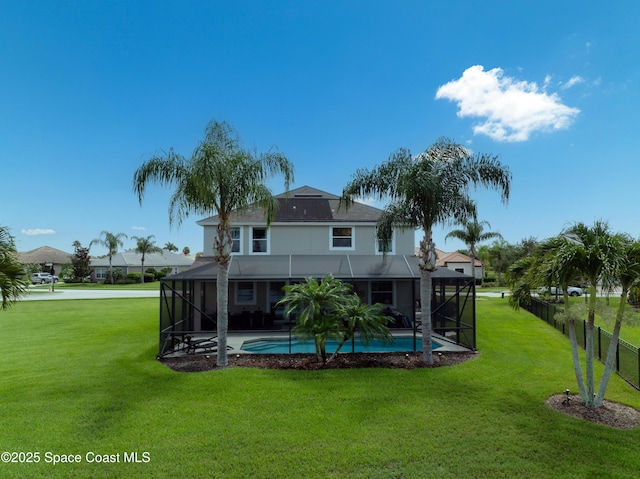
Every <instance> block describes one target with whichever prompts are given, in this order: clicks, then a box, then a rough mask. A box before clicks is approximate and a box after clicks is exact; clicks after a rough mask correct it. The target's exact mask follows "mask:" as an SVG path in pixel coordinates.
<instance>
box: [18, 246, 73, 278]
mask: <svg viewBox="0 0 640 479" xmlns="http://www.w3.org/2000/svg"><path fill="white" fill-rule="evenodd" d="M72 257H73V255H72V254H70V253H65V252H64V251H61V250H59V249H55V248H52V247H51V246H41V247H40V248H36V249H33V250H31V251H26V252H24V253H18V261H20V263H22V264H24V265H27V264H38V265H40V268H41V270H42V271H44V272H46V273H51V274H53V275H56V276H59V275H60V272H61V271H62V268H63V267H64V266H65V265H67V264H71V258H72Z"/></svg>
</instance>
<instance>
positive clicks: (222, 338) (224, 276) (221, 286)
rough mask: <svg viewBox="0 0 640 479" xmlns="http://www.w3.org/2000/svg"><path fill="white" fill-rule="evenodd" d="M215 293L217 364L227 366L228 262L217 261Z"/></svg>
mask: <svg viewBox="0 0 640 479" xmlns="http://www.w3.org/2000/svg"><path fill="white" fill-rule="evenodd" d="M216 293H217V298H216V301H217V304H218V318H217V333H218V356H217V360H216V365H217V366H227V365H228V364H229V360H228V358H227V331H228V329H229V264H228V263H227V264H223V263H220V262H219V263H218V271H217V277H216Z"/></svg>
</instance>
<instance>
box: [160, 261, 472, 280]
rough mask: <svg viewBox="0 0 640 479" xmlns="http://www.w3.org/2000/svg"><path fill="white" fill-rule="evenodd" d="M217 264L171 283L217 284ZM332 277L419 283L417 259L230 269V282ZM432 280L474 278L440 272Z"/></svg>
mask: <svg viewBox="0 0 640 479" xmlns="http://www.w3.org/2000/svg"><path fill="white" fill-rule="evenodd" d="M217 266H218V265H217V263H216V262H215V260H214V259H213V258H212V257H200V258H199V259H198V260H197V261H196V263H194V265H193V267H192V268H190V269H189V270H187V271H183V272H182V273H178V274H175V275H171V276H168V277H167V278H166V280H167V281H171V280H200V281H215V280H216V278H217ZM328 273H331V274H332V275H333V276H334V277H335V278H338V279H345V280H356V279H362V280H371V279H378V280H387V279H389V280H400V279H419V278H420V269H419V267H418V258H416V257H415V256H405V255H387V256H381V255H268V256H255V255H235V256H232V259H231V263H230V265H229V279H230V280H240V281H241V280H248V281H249V280H250V281H259V280H261V281H267V280H296V279H304V278H307V277H310V276H311V277H315V278H321V277H323V276H325V275H326V274H328ZM432 277H433V278H471V276H467V275H464V274H462V273H458V272H456V271H452V270H449V269H446V268H439V269H437V270H436V271H434V273H433V276H432Z"/></svg>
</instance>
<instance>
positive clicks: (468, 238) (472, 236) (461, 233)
mask: <svg viewBox="0 0 640 479" xmlns="http://www.w3.org/2000/svg"><path fill="white" fill-rule="evenodd" d="M458 224H459V225H460V226H461V227H462V228H460V229H457V230H453V231H450V232H449V233H448V234H447V236H445V237H444V240H445V241H446V240H447V239H449V238H456V239H459V240H460V241H462V242H464V244H466V245H467V246H468V247H469V250H470V252H471V276H473V280H474V283H475V279H476V255H477V254H476V244H478V243H481V242H483V241H487V240H489V239H492V238H499V239H502V235H501V234H500V233H497V232H494V231H484V227H485V226H487V227H488V228H491V225H490V224H489V223H488V222H487V221H478V219H477V218H476V217H475V216H474V217H473V219H471V220H469V219H466V218H464V219H462V220H460V221H458Z"/></svg>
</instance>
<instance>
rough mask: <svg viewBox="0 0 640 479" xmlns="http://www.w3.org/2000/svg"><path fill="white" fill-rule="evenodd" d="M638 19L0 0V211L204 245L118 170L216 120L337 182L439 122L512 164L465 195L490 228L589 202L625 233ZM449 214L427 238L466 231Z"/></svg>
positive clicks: (433, 135) (633, 13)
mask: <svg viewBox="0 0 640 479" xmlns="http://www.w3.org/2000/svg"><path fill="white" fill-rule="evenodd" d="M639 20H640V2H609V3H608V4H607V5H606V6H604V4H603V5H602V6H601V7H599V8H588V7H587V6H586V5H585V4H584V2H581V1H562V2H558V1H557V0H556V1H542V0H541V1H535V2H534V1H521V2H513V1H499V0H496V1H491V2H487V1H455V2H449V1H447V2H445V1H438V2H435V1H420V2H419V1H402V2H396V1H371V0H369V1H331V0H329V1H326V0H325V1H288V2H287V1H277V2H276V1H187V2H178V1H175V2H169V1H161V0H156V1H142V0H140V1H135V2H131V1H128V0H127V1H109V2H106V1H105V2H99V1H73V2H70V1H62V0H61V1H56V2H50V1H31V2H15V1H10V0H0V72H1V74H0V165H2V167H1V170H0V171H1V173H0V175H1V178H2V181H1V185H2V198H3V202H4V207H3V208H2V213H0V224H2V225H5V226H8V227H9V228H10V230H11V232H12V234H13V235H14V236H15V238H16V242H17V246H18V249H19V250H20V251H27V250H30V249H34V248H37V247H39V246H43V245H49V246H52V247H55V248H58V249H61V250H64V251H69V252H71V251H72V247H71V244H72V243H73V241H74V240H79V241H80V242H81V243H83V244H85V245H87V244H88V243H89V242H90V241H91V240H92V239H94V238H97V237H99V235H100V232H101V231H103V230H107V231H111V232H114V233H117V232H122V233H125V234H127V235H128V236H148V235H155V238H156V242H157V243H158V244H159V245H164V244H165V243H166V242H168V241H171V242H173V243H175V244H176V245H177V246H179V248H181V249H182V248H183V247H184V246H188V247H189V248H190V249H191V251H192V252H197V251H201V250H202V249H203V246H202V233H201V228H200V227H199V226H197V225H196V224H195V222H196V221H197V220H198V219H200V217H193V216H192V217H189V218H187V219H186V220H185V222H184V223H183V224H182V226H180V227H179V228H175V227H174V228H173V229H170V228H169V224H168V214H167V208H168V201H169V196H170V194H171V190H168V189H161V188H152V189H150V190H149V193H148V194H147V196H146V198H145V201H144V203H143V205H142V206H140V205H139V204H138V201H137V198H136V197H135V195H134V193H133V191H132V178H133V172H134V171H135V170H136V168H138V167H139V166H140V165H141V164H142V162H144V161H145V160H147V159H148V158H149V157H150V156H151V155H153V154H155V153H159V152H162V151H163V150H165V151H166V150H168V149H169V148H171V147H173V148H174V149H175V150H176V151H177V152H179V153H182V154H184V155H187V156H189V155H190V154H191V152H192V150H193V148H194V147H195V146H196V144H197V142H198V141H199V140H200V139H201V138H202V136H203V132H204V128H205V126H206V124H207V123H208V122H209V121H210V120H211V119H214V118H215V119H218V120H226V121H228V122H229V123H231V124H232V125H233V126H234V127H235V128H236V129H237V130H238V132H239V134H240V136H241V137H242V139H243V141H244V144H245V146H246V147H249V148H256V149H257V150H258V151H264V150H268V149H270V148H278V149H279V150H280V151H281V152H283V153H285V154H286V155H287V156H288V158H289V159H290V160H291V161H292V162H293V163H294V165H295V168H296V173H295V184H294V185H293V187H297V186H303V185H310V186H313V187H316V188H319V189H322V190H325V191H329V192H332V193H336V194H339V193H340V192H341V191H342V188H343V186H344V185H345V184H346V182H347V181H348V180H349V178H350V177H351V175H352V174H353V173H354V172H355V171H356V169H358V168H365V167H369V168H371V167H374V166H375V165H377V164H379V163H381V162H382V161H384V160H386V159H387V157H388V155H389V154H390V153H392V152H393V151H395V150H396V149H398V148H400V147H405V148H409V149H410V150H411V151H412V153H414V154H418V153H420V152H421V151H423V150H424V149H426V148H427V147H428V146H429V145H431V144H432V143H434V142H435V141H436V140H437V139H438V138H439V137H441V136H446V137H450V138H453V139H454V140H456V141H457V142H459V143H462V144H465V145H467V146H468V147H469V148H470V149H472V150H473V151H476V152H484V153H491V154H495V155H498V156H499V158H500V161H502V162H503V163H504V164H506V165H508V166H509V168H510V170H511V172H512V174H513V183H512V193H511V199H510V201H509V203H508V205H507V206H506V207H505V206H504V205H502V204H501V202H500V199H499V196H498V194H497V193H495V192H487V191H478V192H474V193H473V197H474V198H475V199H476V200H477V202H478V208H479V218H480V219H482V220H486V221H489V223H490V224H491V227H492V228H491V229H492V230H493V231H498V232H500V233H501V234H502V235H503V236H504V238H505V239H506V240H507V241H509V242H511V243H516V242H518V241H520V240H521V239H523V238H526V237H529V236H534V237H537V238H539V239H543V238H546V237H549V236H552V235H555V234H557V233H559V232H560V230H562V229H563V228H564V227H566V226H568V225H570V224H571V223H573V222H575V221H584V222H587V223H592V222H593V221H594V220H596V219H604V220H608V221H609V223H610V225H611V227H612V228H613V229H614V230H616V231H624V232H627V233H629V234H631V235H632V236H634V237H638V236H640V222H638V200H637V197H638V195H637V194H636V193H635V192H636V191H637V189H638V188H639V187H640V164H639V162H638V148H637V146H636V145H635V141H636V137H635V134H637V132H638V126H639V125H640V112H639V110H640V109H639V107H640V94H639V91H640V88H639V86H640V62H638V58H640V35H638V34H637V30H636V29H637V24H638V21H639ZM271 188H272V190H273V192H274V193H280V192H282V191H283V186H282V181H281V180H280V179H277V180H274V181H272V182H271ZM450 229H451V227H448V228H443V227H441V228H438V229H437V230H436V232H435V235H434V239H435V241H436V244H437V247H439V248H441V249H444V250H447V251H452V250H455V249H457V248H460V247H463V245H462V244H461V243H458V242H456V241H453V240H449V241H447V242H445V241H444V236H445V235H446V233H447V231H449V230H450ZM133 245H134V242H133V241H131V240H130V241H125V248H127V247H132V246H133ZM91 252H92V254H103V253H104V251H103V250H101V249H100V248H99V247H94V248H92V250H91Z"/></svg>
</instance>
